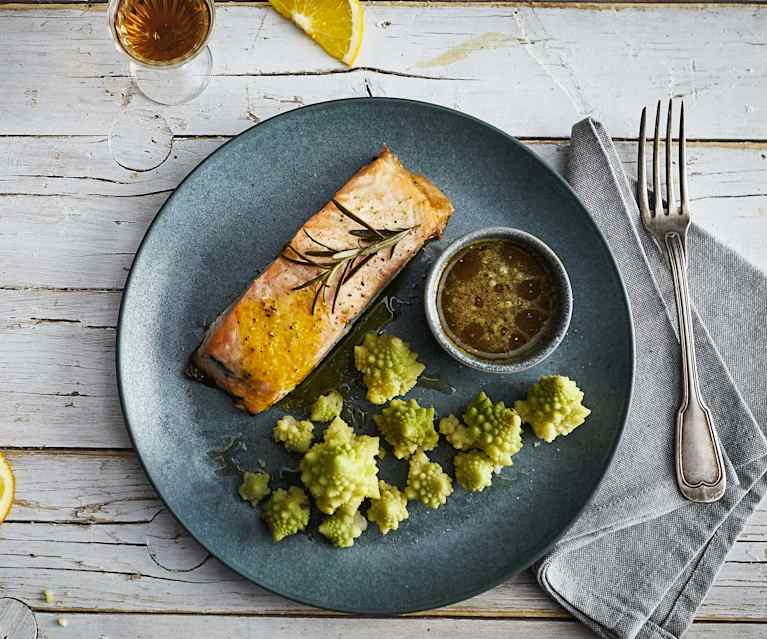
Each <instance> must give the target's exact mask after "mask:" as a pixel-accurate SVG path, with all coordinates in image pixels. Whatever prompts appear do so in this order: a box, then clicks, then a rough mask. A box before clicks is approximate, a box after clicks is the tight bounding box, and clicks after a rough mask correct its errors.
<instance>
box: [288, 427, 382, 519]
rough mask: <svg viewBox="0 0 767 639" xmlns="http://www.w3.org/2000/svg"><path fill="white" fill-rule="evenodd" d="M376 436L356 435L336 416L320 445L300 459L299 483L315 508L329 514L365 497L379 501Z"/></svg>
mask: <svg viewBox="0 0 767 639" xmlns="http://www.w3.org/2000/svg"><path fill="white" fill-rule="evenodd" d="M377 453H378V437H367V436H366V435H355V434H354V431H353V430H352V429H351V428H350V427H349V425H348V424H347V423H346V422H345V421H344V420H342V419H341V418H340V417H336V418H335V419H334V420H333V421H332V422H331V423H330V425H329V426H328V427H327V430H326V431H325V436H324V439H323V441H322V442H320V443H318V444H315V445H314V446H312V447H311V448H310V449H309V450H308V451H307V453H306V455H304V458H303V459H302V460H301V465H300V469H301V481H302V482H303V483H304V485H305V486H306V487H307V488H308V489H309V492H310V493H311V494H312V496H313V497H314V499H315V501H316V502H317V508H319V509H320V510H321V511H322V512H323V513H326V514H328V515H332V514H333V513H334V512H335V510H336V509H337V508H338V507H339V506H340V505H341V504H345V503H347V502H353V501H356V502H357V505H359V503H361V502H362V500H363V499H365V497H375V498H378V496H379V493H378V465H377V464H376V459H375V457H376V454H377Z"/></svg>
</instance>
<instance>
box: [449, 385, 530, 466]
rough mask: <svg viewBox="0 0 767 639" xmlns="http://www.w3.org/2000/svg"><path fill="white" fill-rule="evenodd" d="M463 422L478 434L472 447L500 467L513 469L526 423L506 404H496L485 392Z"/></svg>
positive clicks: (468, 409)
mask: <svg viewBox="0 0 767 639" xmlns="http://www.w3.org/2000/svg"><path fill="white" fill-rule="evenodd" d="M463 420H464V421H465V422H466V426H467V428H468V430H469V433H470V434H473V433H475V432H476V433H477V437H476V439H475V440H474V443H473V445H472V448H479V449H480V450H483V451H484V452H485V454H486V455H487V456H488V457H489V458H490V461H492V462H493V464H495V465H496V466H511V456H512V455H514V454H515V453H517V452H518V451H519V449H520V448H522V420H521V419H520V418H519V415H517V414H516V413H515V412H514V411H513V410H512V409H511V408H506V406H505V405H504V403H503V402H498V403H496V404H493V402H492V401H490V398H489V397H488V396H487V395H485V393H484V392H481V393H480V394H479V395H477V398H476V399H475V400H474V401H473V402H472V403H471V404H469V407H468V408H467V409H466V412H465V413H464V415H463Z"/></svg>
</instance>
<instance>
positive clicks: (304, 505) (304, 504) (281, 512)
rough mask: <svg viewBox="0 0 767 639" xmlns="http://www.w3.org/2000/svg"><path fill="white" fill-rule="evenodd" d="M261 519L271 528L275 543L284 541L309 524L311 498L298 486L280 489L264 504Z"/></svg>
mask: <svg viewBox="0 0 767 639" xmlns="http://www.w3.org/2000/svg"><path fill="white" fill-rule="evenodd" d="M261 517H263V519H264V521H265V522H266V525H267V526H269V528H271V530H272V538H273V539H274V541H282V540H283V539H285V537H287V536H288V535H295V534H296V533H297V532H300V531H302V530H303V529H304V528H306V526H307V525H308V524H309V498H308V497H307V496H306V493H305V492H304V491H303V489H302V488H299V487H298V486H291V487H290V489H289V490H283V489H282V488H278V489H277V490H275V491H274V493H273V494H272V496H271V497H270V498H269V500H268V501H267V502H266V503H265V504H264V506H263V508H262V511H261Z"/></svg>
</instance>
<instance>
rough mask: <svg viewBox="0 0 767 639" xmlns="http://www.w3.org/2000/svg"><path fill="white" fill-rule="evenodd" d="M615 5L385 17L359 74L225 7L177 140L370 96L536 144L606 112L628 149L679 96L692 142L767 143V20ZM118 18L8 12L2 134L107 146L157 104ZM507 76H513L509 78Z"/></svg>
mask: <svg viewBox="0 0 767 639" xmlns="http://www.w3.org/2000/svg"><path fill="white" fill-rule="evenodd" d="M603 9H604V8H603V7H601V6H599V5H580V4H578V5H566V4H561V5H548V4H545V5H540V6H531V5H528V4H525V5H515V4H512V5H495V4H493V5H481V4H480V5H464V6H453V5H431V4H428V3H414V4H381V5H371V6H369V7H368V9H367V25H368V30H367V34H366V39H365V46H364V50H363V54H362V57H361V59H360V61H359V64H360V67H359V68H357V69H353V70H346V69H344V68H343V67H341V66H340V65H338V64H336V63H334V62H333V61H332V60H330V59H329V58H328V57H327V56H326V55H325V54H324V53H323V52H322V51H321V50H320V49H319V48H318V47H316V46H315V45H314V44H313V43H312V42H310V41H309V40H308V39H307V38H305V37H303V36H302V35H301V34H300V33H298V31H297V30H296V29H294V28H293V27H292V26H291V25H290V24H288V23H287V22H286V21H285V20H283V19H281V18H280V17H279V16H277V15H276V13H274V12H273V11H271V10H270V9H269V8H267V7H265V6H263V5H255V6H234V5H224V6H222V7H220V8H219V10H218V14H217V21H216V23H217V24H216V32H215V33H214V35H213V39H212V48H213V51H214V56H215V60H216V62H215V76H214V77H213V80H212V82H211V85H210V87H209V88H208V89H207V91H206V92H205V93H204V94H203V95H202V96H201V97H200V98H198V99H197V100H195V101H193V102H192V103H190V104H187V105H182V106H177V107H169V108H164V109H161V111H162V114H163V115H164V116H165V117H166V119H167V120H168V123H169V125H170V127H171V129H172V130H173V132H174V133H182V134H204V135H209V134H213V135H228V134H233V133H237V132H239V131H241V130H243V129H244V128H246V127H247V126H250V125H251V124H252V123H253V122H254V121H258V120H263V119H264V118H267V117H269V116H271V115H274V114H275V113H280V112H282V111H285V110H287V109H289V108H293V107H295V106H297V105H300V104H309V103H312V102H317V101H320V100H326V99H331V98H337V97H353V96H366V95H370V94H372V95H376V96H398V97H409V98H415V99H420V100H426V101H431V102H437V103H439V104H444V105H447V106H452V107H455V108H458V109H460V110H463V111H466V112H468V113H471V114H473V115H477V116H478V117H481V118H483V119H486V120H488V121H490V122H492V123H493V124H496V125H498V126H500V127H501V128H503V129H505V130H507V131H510V132H511V133H515V134H517V135H520V134H526V135H528V136H546V137H552V136H559V137H561V136H566V135H568V134H569V131H570V126H571V124H572V123H573V122H574V121H575V120H577V119H579V118H580V117H582V116H583V115H584V114H587V113H593V114H594V115H596V116H598V117H599V118H600V119H602V120H603V121H604V122H605V123H606V124H607V126H608V128H609V130H610V131H611V132H612V134H613V135H616V136H622V137H629V136H635V135H636V129H637V117H638V111H639V107H640V106H641V105H642V104H645V103H653V102H654V101H655V100H656V99H657V98H659V97H667V96H669V95H674V96H679V97H685V98H687V100H688V111H689V117H690V122H689V124H690V126H689V129H690V136H691V137H695V138H698V137H700V138H717V139H731V138H738V139H765V138H767V121H765V119H764V118H763V117H762V113H763V111H764V109H765V108H766V107H767V94H765V92H764V91H763V90H762V87H763V84H764V80H765V73H767V71H765V69H764V68H762V66H760V65H757V64H755V63H754V62H753V61H754V60H755V59H757V57H758V53H759V51H760V50H761V48H763V47H764V45H765V44H766V43H767V28H765V26H766V23H767V12H765V11H763V10H762V9H761V8H760V7H758V6H751V5H748V6H745V5H744V6H708V7H702V6H699V5H696V6H687V5H663V6H661V7H653V9H652V10H648V8H647V7H645V6H643V5H639V6H631V5H629V6H620V5H615V6H611V7H610V8H609V10H603ZM104 19H105V18H104V7H103V5H100V6H92V5H80V6H77V7H76V8H73V9H71V10H67V9H44V8H40V9H29V8H27V9H25V10H11V9H8V8H6V9H4V10H3V26H4V37H3V39H2V41H0V56H1V57H2V59H3V60H4V77H6V78H7V79H8V82H6V86H5V87H4V91H3V94H2V96H1V97H0V133H4V134H94V135H105V134H106V133H107V132H108V131H109V130H110V128H111V126H112V124H113V122H114V121H115V120H116V118H117V117H118V116H119V115H120V114H121V113H123V112H125V111H126V110H128V109H135V108H136V107H138V106H141V105H143V106H145V107H146V106H151V105H150V103H148V102H147V101H146V100H144V99H143V98H141V97H140V96H139V95H136V93H135V92H134V91H133V89H132V87H131V82H130V78H128V77H126V63H125V60H124V59H123V58H121V57H120V54H119V53H118V52H117V51H116V49H115V47H114V46H113V44H112V43H111V42H110V41H109V39H108V38H107V37H106V36H105V33H104ZM679 24H684V25H685V28H684V29H679V28H678V25H679ZM426 25H428V27H427V26H426ZM711 43H718V44H717V46H713V45H712V44H711ZM755 56H757V57H755ZM499 69H507V70H509V71H508V76H507V77H506V78H505V80H504V81H501V82H499V81H498V72H499ZM723 96H726V100H725V101H724V102H723Z"/></svg>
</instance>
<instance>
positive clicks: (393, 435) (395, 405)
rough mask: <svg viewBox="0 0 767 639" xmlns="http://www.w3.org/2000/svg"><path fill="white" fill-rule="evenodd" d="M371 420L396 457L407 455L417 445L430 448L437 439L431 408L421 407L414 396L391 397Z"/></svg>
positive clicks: (426, 448) (434, 444) (408, 455)
mask: <svg viewBox="0 0 767 639" xmlns="http://www.w3.org/2000/svg"><path fill="white" fill-rule="evenodd" d="M373 421H374V422H375V423H376V426H378V430H380V431H381V434H382V435H383V436H384V439H385V440H386V441H387V442H389V444H390V445H391V447H392V449H393V450H394V456H395V457H396V458H397V459H403V458H404V457H410V455H412V454H413V453H414V452H415V451H416V449H417V448H423V449H424V450H432V449H433V448H434V447H435V446H436V445H437V440H438V439H439V435H438V434H437V431H436V430H434V409H433V408H422V407H420V406H419V405H418V402H417V401H416V400H414V399H411V400H409V401H407V402H404V401H402V400H401V399H393V400H392V401H391V403H390V404H389V405H388V406H387V407H386V408H384V409H383V410H382V411H381V414H380V415H375V416H374V417H373Z"/></svg>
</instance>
